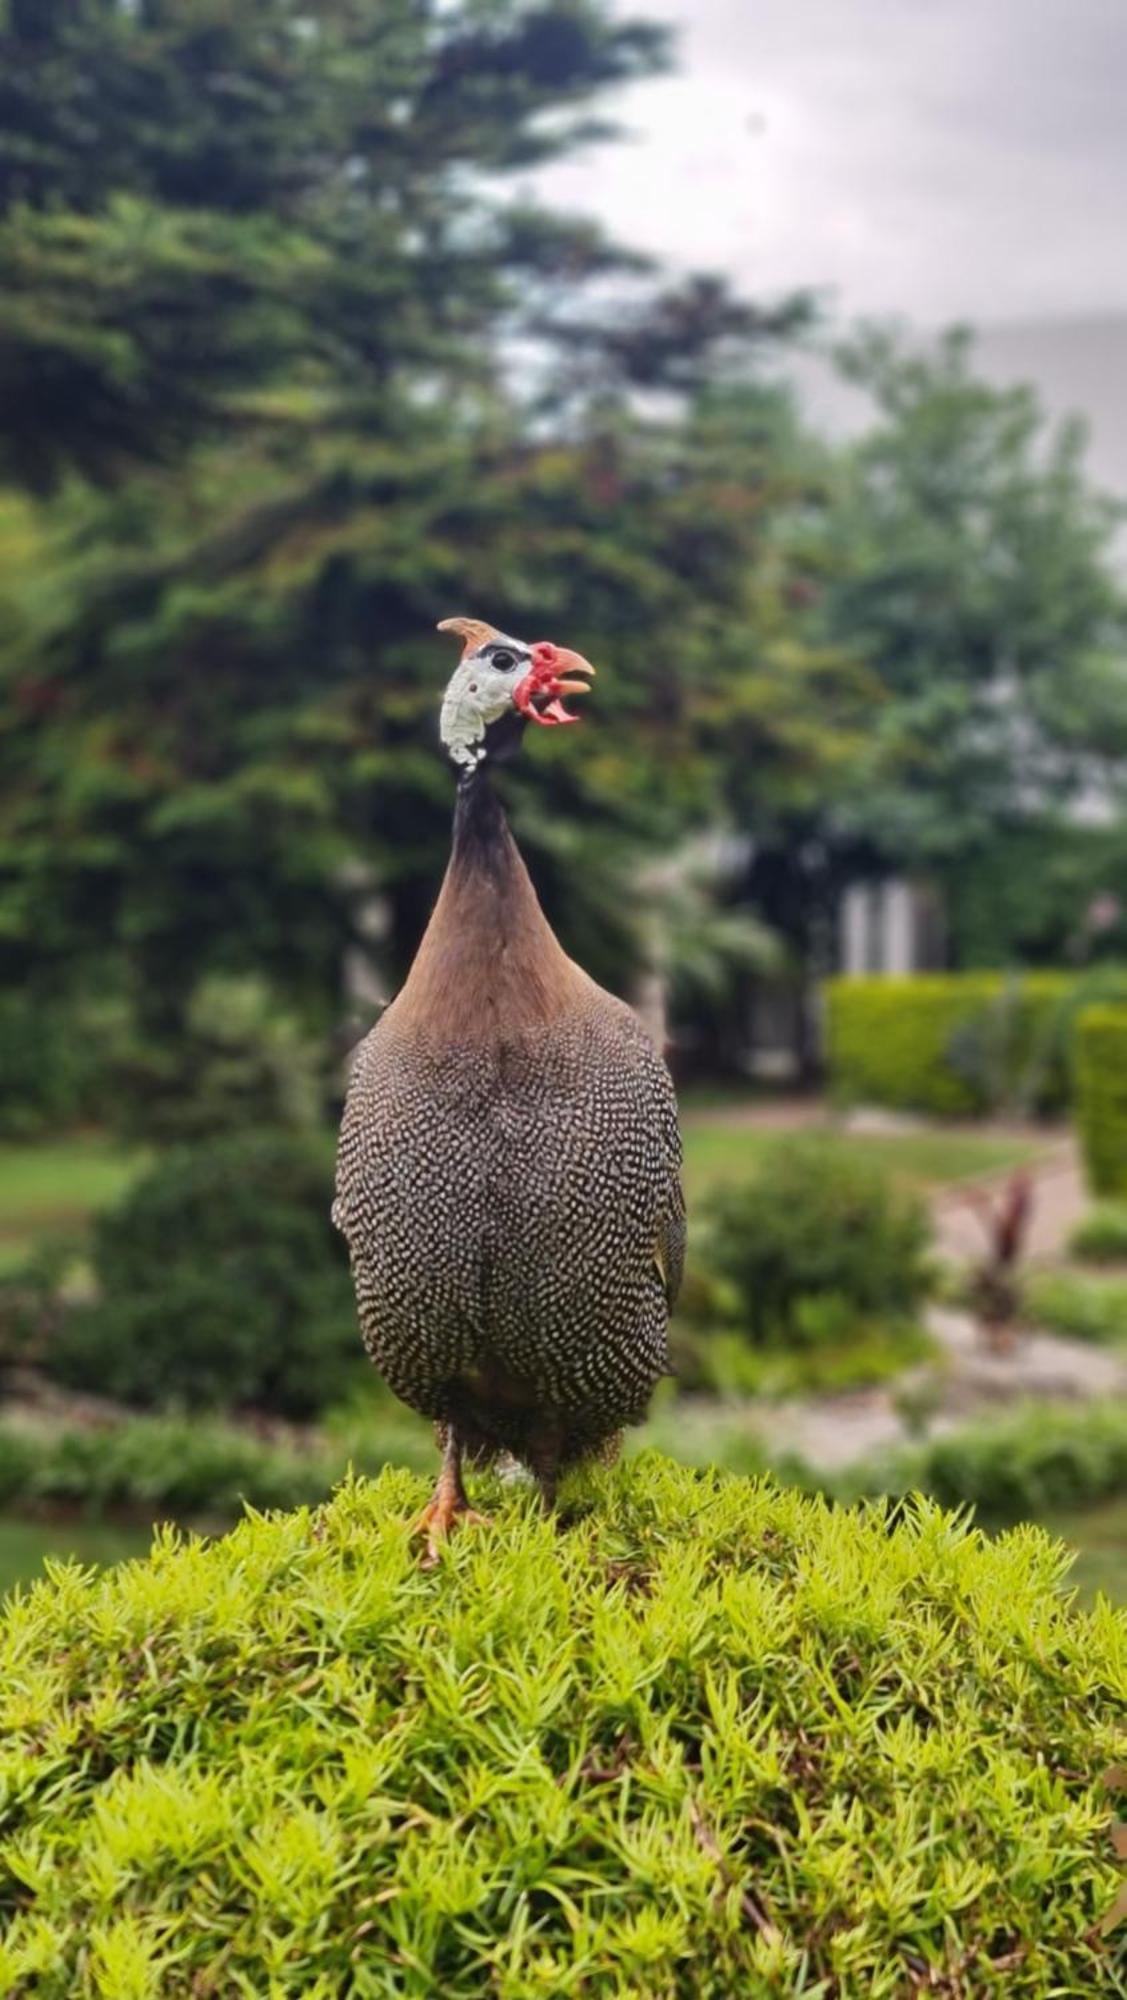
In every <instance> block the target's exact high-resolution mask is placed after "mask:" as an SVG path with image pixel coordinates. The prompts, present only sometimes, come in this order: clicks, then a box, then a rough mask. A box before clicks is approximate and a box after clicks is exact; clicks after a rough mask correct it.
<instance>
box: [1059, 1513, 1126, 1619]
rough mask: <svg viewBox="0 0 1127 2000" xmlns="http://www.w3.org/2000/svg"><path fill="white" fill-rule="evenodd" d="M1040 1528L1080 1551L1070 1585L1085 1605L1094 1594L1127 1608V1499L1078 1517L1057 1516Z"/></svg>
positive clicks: (1079, 1514) (1071, 1573)
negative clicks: (1103, 1596)
mask: <svg viewBox="0 0 1127 2000" xmlns="http://www.w3.org/2000/svg"><path fill="white" fill-rule="evenodd" d="M1043 1525H1044V1526H1045V1527H1046V1528H1048V1530H1049V1532H1050V1534H1053V1535H1059V1536H1060V1538H1061V1540H1062V1542H1068V1544H1069V1545H1070V1547H1072V1548H1074V1549H1077V1550H1079V1556H1078V1558H1077V1561H1076V1563H1075V1564H1074V1565H1073V1568H1072V1570H1071V1571H1070V1573H1069V1581H1070V1582H1071V1583H1074V1584H1076V1585H1077V1587H1078V1588H1079V1590H1080V1593H1081V1596H1082V1598H1083V1600H1084V1602H1085V1604H1091V1603H1092V1601H1093V1600H1094V1598H1095V1595H1096V1592H1097V1590H1102V1591H1103V1592H1104V1593H1105V1595H1106V1596H1108V1597H1110V1598H1111V1599H1112V1601H1113V1602H1114V1603H1116V1604H1127V1495H1122V1496H1121V1497H1120V1498H1119V1499H1117V1500H1104V1501H1103V1502H1101V1504H1100V1505H1099V1506H1098V1507H1086V1508H1084V1510H1083V1512H1081V1513H1077V1514H1060V1515H1056V1516H1054V1517H1053V1518H1052V1519H1051V1520H1048V1521H1046V1522H1045V1523H1044V1524H1043Z"/></svg>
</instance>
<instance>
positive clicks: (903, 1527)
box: [0, 1457, 1125, 2000]
mask: <svg viewBox="0 0 1127 2000" xmlns="http://www.w3.org/2000/svg"><path fill="white" fill-rule="evenodd" d="M484 1485H485V1482H479V1483H478V1486H477V1487H476V1488H475V1492H476V1493H477V1495H478V1496H479V1497H484V1496H483V1494H482V1488H483V1487H484ZM424 1492H425V1489H424V1487H423V1486H422V1484H421V1483H420V1482H418V1481H416V1480H415V1479H413V1478H411V1477H410V1476H409V1475H407V1474H405V1473H393V1474H386V1475H384V1477H383V1478H381V1479H380V1480H379V1481H378V1482H377V1483H376V1484H374V1485H368V1484H364V1483H359V1484H352V1485H349V1486H346V1487H345V1488H344V1489H343V1490H342V1491H341V1492H340V1493H339V1494H338V1495H337V1497H336V1498H335V1499H334V1500H333V1502H332V1504H331V1505H329V1506H328V1507H326V1508H324V1509H322V1510H320V1511H319V1512H317V1513H316V1514H313V1515H311V1514H309V1513H306V1512H300V1513H297V1514H295V1515H292V1516H289V1517H285V1518H281V1519H254V1520H250V1521H248V1522H245V1523H244V1524H243V1525H242V1526H241V1527H239V1528H238V1529H237V1530H236V1531H235V1532H234V1533H233V1534H232V1535H231V1536H230V1537H229V1538H228V1539H226V1540H225V1541H222V1542H219V1543H216V1544H212V1545H210V1546H202V1545H199V1544H196V1543H192V1542H189V1543H187V1544H183V1543H181V1542H178V1541H177V1540H176V1539H175V1538H174V1537H171V1536H165V1537H163V1538H162V1539H161V1540H160V1541H159V1542H158V1544H157V1546H156V1548H155V1550H154V1552H153V1555H152V1557H151V1558H150V1559H149V1560H148V1561H145V1562H134V1563H129V1564H126V1565H124V1566H123V1567H121V1568H119V1569H116V1570H114V1571H111V1572H110V1573H109V1574H106V1575H102V1576H93V1575H91V1574H89V1573H83V1572H82V1571H81V1570H80V1569H78V1568H77V1567H71V1568H63V1569H59V1570H56V1572H55V1574H54V1575H53V1577H52V1579H51V1580H50V1581H49V1582H46V1583H43V1584H40V1585H37V1586H36V1587H35V1588H34V1589H32V1590H31V1592H30V1593H28V1594H26V1595H23V1596H20V1597H18V1598H17V1599H16V1600H15V1601H14V1602H12V1603H10V1605H9V1607H8V1610H7V1613H6V1616H5V1618H4V1620H3V1622H2V1624H0V1691H2V1692H0V1743H2V1745H3V1748H2V1750H0V1843H2V1847H0V1853H2V1857H3V1861H2V1868H0V1883H2V1885H3V1886H2V1887H0V1896H2V1897H3V1900H4V1902H5V1904H6V1906H7V1911H8V1915H9V1922H8V1926H7V1929H6V1932H5V1935H4V1941H3V1944H2V1945H0V1990H3V1991H5V1992H8V1993H13V1994H16V1993H22V1992H28V1993H31V1992H34V1993H35V1994H36V1996H37V1997H38V2000H72V1996H76V2000H83V1996H90V2000H95V1996H100V2000H140V1996H147V1995H152V1996H156V1995H158V1994H159V1995H162V1996H166V2000H189V1996H192V2000H198V1996H204V1995H208V1994H212V1995H215V1996H219V1995H227V1994H231V1995H240V1994H241V1995H245V1996H248V2000H249V1996H258V1995H266V1994H267V1993H269V1994H271V1995H274V1996H278V2000H281V1997H282V1996H285V1995H294V1996H297V1995H301V1996H302V2000H335V1996H338V1995H344V1994H349V1995H354V1996H357V1997H358V2000H362V1996H388V2000H390V1996H391V1995H404V1996H407V2000H410V1996H418V2000H424V1996H430V1995H433V1994H436V1993H443V1994H444V1995H448V1996H449V1997H450V2000H479V1996H481V1995H482V1994H486V1993H495V1994H498V1995H509V1996H512V2000H524V1996H529V2000H531V1996H534V1995H541V1996H544V2000H556V1996H560V1995H566V1994H573V1995H576V1996H579V1995H584V1994H588V1995H591V1996H592V2000H595V1996H599V1995H605V1996H608V2000H609V1996H611V1995H615V1994H618V1995H627V1994H630V1995H639V1996H646V2000H675V1996H689V1995H692V1996H694V2000H729V1997H730V1996H731V1995H732V1994H735V1993H740V1994H748V1995H762V1996H766V1995H768V1994H776V1993H780V1994H781V1993H795V1994H797V1993H807V1994H810V1995H811V1996H813V1995H814V1994H818V1993H821V1994H829V1993H836V1994H841V1995H843V1996H844V1995H856V1996H861V1995H865V1996H866V2000H899V1996H901V1995H904V1994H907V1993H909V1992H916V1991H923V1990H925V1988H926V1990H929V1991H930V1990H935V1991H949V1992H951V1993H956V1992H960V1991H962V1992H966V1993H971V1992H973V1993H988V1992H990V1993H994V1992H997V1993H1005V1994H1006V1995H1007V1996H1023V1995H1044V1994H1048V1993H1060V1994H1067V1993H1075V1994H1081V1993H1090V1992H1096V1991H1108V1990H1122V1988H1121V1987H1119V1986H1115V1987H1114V1988H1113V1987H1112V1986H1111V1985H1109V1982H1112V1981H1115V1980H1116V1979H1117V1978H1118V1974H1117V1972H1116V1968H1115V1965H1114V1963H1113V1961H1112V1959H1111V1957H1110V1953H1109V1951H1108V1949H1107V1948H1106V1947H1105V1946H1103V1945H1102V1944H1101V1942H1100V1939H1099V1936H1098V1933H1097V1930H1096V1926H1097V1925H1098V1923H1099V1920H1100V1919H1101V1918H1102V1917H1103V1916H1104V1914H1105V1913H1106V1911H1107V1910H1108V1908H1109V1906H1110V1905H1111V1903H1112V1901H1113V1898H1114V1895H1115V1892H1116V1888H1117V1885H1118V1881H1119V1875H1118V1870H1117V1867H1116V1864H1115V1861H1114V1858H1113V1855H1112V1850H1111V1843H1110V1839H1109V1811H1108V1795H1107V1792H1106V1790H1105V1788H1104V1786H1103V1784H1102V1783H1101V1773H1102V1772H1103V1771H1104V1770H1105V1769H1106V1767H1107V1766H1108V1765H1109V1764H1110V1763H1111V1762H1112V1759H1113V1757H1114V1756H1115V1755H1116V1753H1117V1751H1118V1750H1119V1749H1120V1748H1121V1734H1120V1732H1121V1729H1122V1714H1123V1707H1122V1704H1123V1692H1124V1687H1123V1664H1122V1663H1123V1653H1124V1637H1125V1624H1124V1619H1123V1617H1122V1616H1121V1615H1120V1614H1117V1613H1115V1612H1113V1611H1111V1610H1110V1609H1109V1608H1107V1607H1106V1606H1101V1607H1099V1608H1098V1609H1097V1610H1096V1611H1095V1612H1094V1613H1092V1614H1091V1615H1081V1614H1080V1613H1078V1612H1076V1611H1074V1610H1072V1609H1070V1608H1069V1606H1068V1604H1067V1602H1066V1600H1065V1599H1064V1598H1063V1597H1062V1594H1061V1592H1060V1589H1059V1583H1060V1579H1061V1575H1062V1571H1063V1568H1064V1563H1065V1558H1064V1556H1063V1554H1062V1552H1061V1550H1060V1549H1059V1548H1058V1547H1057V1546H1055V1545H1054V1544H1053V1543H1052V1542H1051V1541H1050V1540H1049V1539H1048V1538H1047V1537H1046V1536H1044V1535H1043V1534H1041V1533H1040V1532H1039V1531H1038V1530H1036V1529H1028V1528H1027V1529H1022V1530H1020V1531H1018V1532H1016V1533H1013V1534H1011V1535H1008V1536H1006V1537H1004V1538H1002V1539H1001V1540H999V1541H997V1542H990V1541H988V1540H987V1539H985V1538H984V1537H983V1536H982V1535H981V1534H980V1533H978V1532H977V1531H976V1530H974V1529H973V1528H972V1527H970V1526H969V1525H968V1524H967V1523H966V1522H965V1521H961V1520H958V1519H952V1518H951V1517H949V1516H947V1515H944V1514H943V1513H942V1512H940V1511H939V1510H938V1509H936V1508H934V1507H933V1506H930V1505H928V1504H926V1503H923V1504H921V1505H919V1506H909V1507H907V1508H906V1509H905V1510H904V1511H903V1515H902V1517H901V1518H899V1519H897V1520H895V1521H893V1520H892V1519H890V1518H889V1516H888V1514H887V1510H885V1509H884V1508H877V1509H862V1510H857V1511H853V1512H847V1511H842V1510H835V1509H830V1508H828V1507H827V1506H826V1505H825V1504H824V1503H822V1502H821V1501H818V1500H814V1499H810V1498H809V1497H806V1496H803V1495H801V1494H798V1493H794V1492H780V1491H779V1490H777V1489H776V1488H775V1487H774V1486H773V1485H772V1484H770V1483H767V1482H763V1481H756V1482H752V1481H745V1480H739V1479H725V1478H722V1477H719V1476H717V1475H715V1474H706V1475H701V1474H695V1473H692V1472H689V1471H687V1470H684V1469H682V1468H676V1467H673V1466H671V1465H668V1464H666V1463H663V1462H661V1461H660V1460H655V1459H654V1458H652V1457H650V1458H647V1459H644V1460H640V1461H636V1462H635V1463H633V1464H632V1465H630V1466H629V1467H627V1468H625V1469H622V1470H618V1471H616V1472H613V1473H604V1474H600V1475H598V1476H597V1477H594V1478H592V1479H591V1480H590V1481H589V1482H588V1486H587V1489H586V1494H585V1496H584V1497H582V1498H581V1499H580V1500H579V1502H578V1504H577V1502H576V1501H575V1500H574V1499H573V1503H572V1513H571V1516H570V1518H566V1519H565V1521H564V1523H563V1524H562V1525H560V1524H557V1523H556V1522H554V1521H551V1520H548V1519H545V1518H544V1516H543V1514H542V1513H541V1511H540V1509H539V1507H538V1506H537V1504H536V1502H535V1499H534V1498H533V1496H532V1495H530V1494H526V1493H523V1492H519V1493H518V1492H513V1491H512V1490H509V1491H506V1490H505V1489H504V1488H503V1487H502V1486H501V1485H500V1484H499V1483H496V1482H494V1483H493V1484H492V1485H491V1486H490V1488H489V1491H488V1495H487V1498H488V1504H489V1506H490V1507H491V1509H492V1511H493V1516H494V1525H493V1526H492V1527H486V1528H483V1529H476V1530H475V1529H468V1530H465V1531H463V1533H462V1534H461V1535H460V1536H459V1537H458V1538H457V1539H456V1540H455V1541H454V1543H453V1544H452V1545H451V1547H450V1550H449V1553H448V1555H447V1556H445V1557H444V1558H443V1560H442V1561H441V1563H440V1564H439V1566H438V1568H437V1569H436V1570H435V1571H434V1572H433V1573H431V1574H427V1573H425V1572H420V1570H419V1567H418V1560H417V1553H416V1551H415V1550H414V1549H413V1548H412V1546H411V1545H410V1543H409V1541H408V1537H407V1535H406V1533H405V1530H404V1523H405V1522H406V1521H407V1520H408V1518H409V1517H410V1516H411V1514H412V1513H413V1512H414V1511H415V1509H416V1508H417V1507H418V1506H419V1505H420V1504H421V1502H422V1500H423V1498H424ZM592 1503H593V1504H592Z"/></svg>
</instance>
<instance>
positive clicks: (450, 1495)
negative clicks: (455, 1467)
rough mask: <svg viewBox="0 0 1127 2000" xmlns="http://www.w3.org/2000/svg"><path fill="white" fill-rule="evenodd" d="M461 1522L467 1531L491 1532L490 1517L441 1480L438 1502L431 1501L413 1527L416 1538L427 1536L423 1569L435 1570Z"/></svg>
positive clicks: (436, 1494)
mask: <svg viewBox="0 0 1127 2000" xmlns="http://www.w3.org/2000/svg"><path fill="white" fill-rule="evenodd" d="M458 1522H461V1523H463V1525H464V1526H466V1527H470V1528H472V1527H479V1528H487V1527H488V1526H489V1517H488V1515H486V1514H479V1513H478V1512H477V1511H476V1509H475V1508H473V1507H471V1506H470V1503H469V1501H468V1500H467V1499H466V1496H465V1494H464V1493H459V1492H458V1490H457V1488H456V1487H454V1486H453V1485H452V1484H451V1483H449V1482H448V1481H446V1480H443V1479H440V1480H439V1482H438V1485H437V1486H436V1487H435V1490H434V1498H433V1499H432V1500H430V1501H428V1503H427V1505H426V1506H425V1507H424V1508H423V1511H422V1513H421V1514H419V1515H417V1516H416V1518H415V1520H413V1521H412V1523H411V1533H412V1535H425V1536H426V1538H427V1546H426V1553H425V1555H423V1557H422V1558H421V1562H420V1567H421V1568H422V1569H433V1568H434V1566H435V1564H436V1562H437V1561H438V1552H439V1550H440V1548H441V1547H442V1544H443V1542H445V1541H446V1540H447V1539H448V1538H449V1536H450V1535H452V1534H453V1532H454V1528H455V1525H456V1524H457V1523H458Z"/></svg>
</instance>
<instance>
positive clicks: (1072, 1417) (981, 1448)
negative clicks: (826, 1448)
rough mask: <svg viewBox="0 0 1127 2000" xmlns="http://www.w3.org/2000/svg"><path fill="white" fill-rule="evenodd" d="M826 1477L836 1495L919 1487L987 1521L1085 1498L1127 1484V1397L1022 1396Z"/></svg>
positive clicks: (812, 1480) (847, 1496) (1032, 1513)
mask: <svg viewBox="0 0 1127 2000" xmlns="http://www.w3.org/2000/svg"><path fill="white" fill-rule="evenodd" d="M806 1479H807V1481H808V1482H809V1483H812V1484H814V1485H815V1486H819V1485H821V1484H823V1482H822V1481H819V1480H818V1479H817V1477H816V1476H815V1475H811V1474H807V1475H806ZM827 1483H828V1484H829V1485H830V1487H831V1488H832V1490H833V1492H834V1493H835V1494H836V1495H837V1496H838V1497H839V1498H842V1499H854V1498H856V1497H857V1496H858V1495H860V1494H869V1495H874V1494H880V1493H884V1494H899V1493H914V1492H921V1493H927V1494H929V1495H930V1496H931V1497H932V1498H933V1499H935V1500H938V1501H940V1502H941V1503H942V1504H943V1505H944V1506H946V1507H955V1506H973V1507H975V1508H977V1509H978V1512H979V1515H980V1518H982V1519H983V1520H986V1521H988V1522H992V1523H997V1522H1006V1521H1020V1520H1027V1519H1029V1518H1030V1517H1033V1518H1036V1517H1037V1516H1039V1515H1044V1514H1047V1513H1053V1512H1055V1511H1056V1510H1057V1509H1058V1508H1069V1507H1079V1506H1083V1505H1085V1504H1087V1503H1088V1502H1090V1501H1096V1500H1105V1499H1108V1498H1110V1497H1111V1496H1112V1495H1114V1494H1118V1493H1124V1492H1127V1405H1125V1404H1123V1403H1117V1402H1101V1403H1085V1404H1080V1405H1075V1406H1073V1405H1068V1404H1045V1403H1030V1404H1028V1405H1026V1406H1025V1407H1023V1408H1019V1409H1017V1410H1014V1411H1012V1412H1011V1413H1009V1414H1008V1415H1007V1416H1005V1417H1000V1418H994V1419H992V1420H991V1421H989V1422H982V1423H975V1424H968V1425H967V1426H966V1427H965V1428H964V1429H962V1430H958V1431H953V1432H951V1433H950V1434H949V1435H948V1436H946V1437H939V1438H934V1439H932V1440H930V1441H929V1442H928V1443H927V1444H924V1445H913V1446H909V1447H906V1448H905V1449H904V1450H902V1451H898V1452H893V1453H890V1454H888V1455H887V1456H885V1457H883V1458H881V1459H880V1460H877V1461H873V1462H872V1463H870V1464H868V1465H865V1466H861V1467H851V1468H849V1469H848V1470H846V1471H844V1472H842V1473H838V1474H835V1475H834V1476H833V1478H832V1480H831V1481H829V1482H827Z"/></svg>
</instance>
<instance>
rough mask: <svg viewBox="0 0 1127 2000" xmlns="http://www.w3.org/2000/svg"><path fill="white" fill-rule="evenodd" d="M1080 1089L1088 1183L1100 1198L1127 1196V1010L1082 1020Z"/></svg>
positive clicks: (1107, 1010) (1096, 1011)
mask: <svg viewBox="0 0 1127 2000" xmlns="http://www.w3.org/2000/svg"><path fill="white" fill-rule="evenodd" d="M1076 1086H1077V1090H1076V1094H1077V1114H1078V1117H1079V1123H1080V1138H1081V1142H1082V1144H1083V1147H1084V1159H1085V1163H1086V1165H1087V1168H1088V1179H1089V1180H1090V1181H1091V1183H1092V1186H1093V1188H1094V1189H1095V1191H1096V1193H1097V1194H1127V1007H1090V1008H1088V1010H1087V1012H1086V1013H1083V1014H1082V1015H1081V1016H1080V1020H1079V1022H1078V1023H1077V1033H1076Z"/></svg>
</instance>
